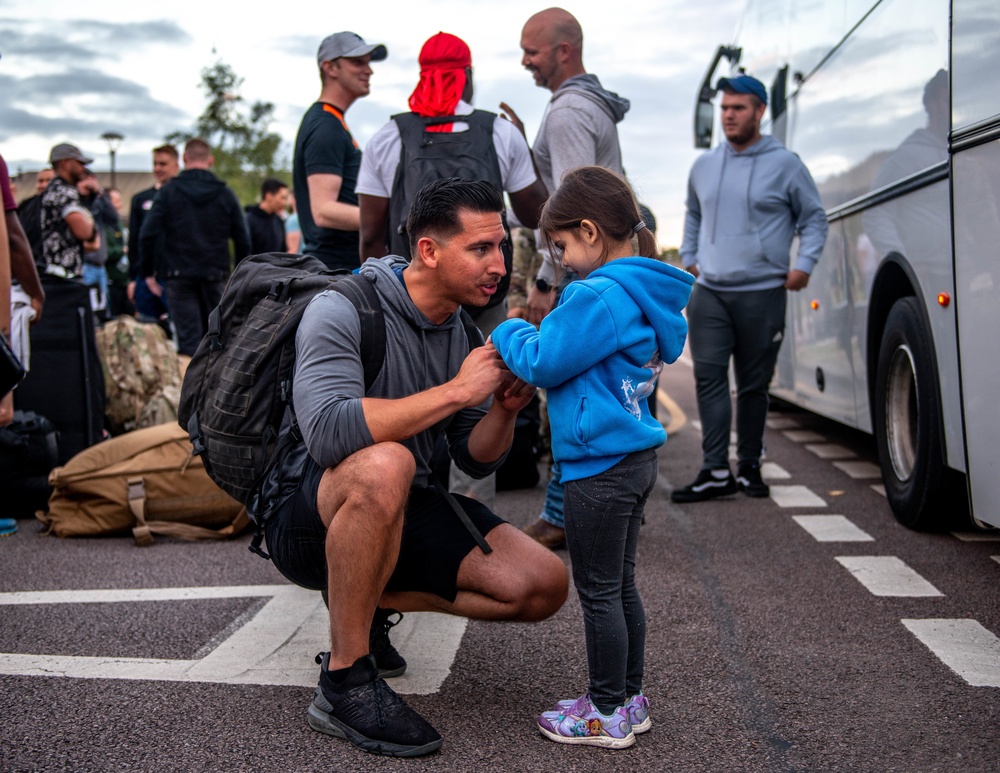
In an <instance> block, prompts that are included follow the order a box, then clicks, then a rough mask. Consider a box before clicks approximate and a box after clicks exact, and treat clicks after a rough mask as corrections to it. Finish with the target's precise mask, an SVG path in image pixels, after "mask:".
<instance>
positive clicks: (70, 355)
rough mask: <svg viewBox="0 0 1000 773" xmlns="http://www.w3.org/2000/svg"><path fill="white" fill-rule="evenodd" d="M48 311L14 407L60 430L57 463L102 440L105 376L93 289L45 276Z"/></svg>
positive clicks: (35, 331) (36, 330) (35, 332)
mask: <svg viewBox="0 0 1000 773" xmlns="http://www.w3.org/2000/svg"><path fill="white" fill-rule="evenodd" d="M42 285H43V287H44V288H45V308H44V310H43V311H42V319H41V321H40V322H38V323H37V324H35V325H32V327H31V361H30V369H29V371H28V375H27V376H25V378H24V381H22V382H21V384H20V385H19V386H18V388H17V389H15V390H14V407H15V408H17V409H18V410H22V411H34V412H35V413H38V414H41V415H42V416H45V417H46V418H47V419H48V420H49V421H51V422H52V424H53V425H54V426H55V428H56V429H57V430H58V431H59V463H60V464H65V463H66V462H67V461H68V460H69V459H70V457H72V456H74V455H76V454H77V453H79V452H80V451H82V450H83V449H84V448H87V447H88V446H91V445H93V444H94V443H96V442H98V441H99V440H101V439H102V438H103V437H104V375H103V373H102V372H101V362H100V360H99V359H98V356H97V344H96V342H95V340H94V313H93V311H92V310H91V307H90V290H89V289H88V288H87V287H86V286H85V285H84V284H83V283H81V282H74V281H71V280H69V279H62V278H61V277H54V276H48V275H46V276H43V278H42Z"/></svg>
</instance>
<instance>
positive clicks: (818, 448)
mask: <svg viewBox="0 0 1000 773" xmlns="http://www.w3.org/2000/svg"><path fill="white" fill-rule="evenodd" d="M806 451H808V452H809V453H811V454H815V455H816V456H818V457H819V458H820V459H853V458H854V457H856V456H857V454H856V453H854V452H853V451H851V450H850V449H849V448H844V447H843V446H838V445H837V444H836V443H806Z"/></svg>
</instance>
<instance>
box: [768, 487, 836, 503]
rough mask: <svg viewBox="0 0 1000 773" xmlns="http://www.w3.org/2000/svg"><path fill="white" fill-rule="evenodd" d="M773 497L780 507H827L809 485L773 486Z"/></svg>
mask: <svg viewBox="0 0 1000 773" xmlns="http://www.w3.org/2000/svg"><path fill="white" fill-rule="evenodd" d="M771 499H773V500H774V503H775V504H776V505H777V506H778V507H826V502H825V501H824V500H823V499H822V498H820V497H819V496H817V495H816V494H814V493H813V492H812V491H811V490H810V489H809V488H808V487H807V486H771Z"/></svg>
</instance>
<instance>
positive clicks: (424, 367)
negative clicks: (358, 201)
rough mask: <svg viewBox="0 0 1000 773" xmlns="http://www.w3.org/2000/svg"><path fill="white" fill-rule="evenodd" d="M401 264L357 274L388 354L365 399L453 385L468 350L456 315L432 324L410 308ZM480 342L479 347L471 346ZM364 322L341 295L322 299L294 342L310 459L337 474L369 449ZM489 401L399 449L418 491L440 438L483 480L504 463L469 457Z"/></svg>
mask: <svg viewBox="0 0 1000 773" xmlns="http://www.w3.org/2000/svg"><path fill="white" fill-rule="evenodd" d="M405 266H406V261H404V260H403V259H402V258H399V257H395V256H391V255H390V256H388V257H385V258H378V259H376V258H371V259H369V260H368V261H366V262H365V264H364V265H363V266H362V268H361V271H362V273H365V274H368V275H370V276H374V277H375V279H376V282H375V286H376V289H377V290H378V292H379V296H380V300H381V303H382V310H383V313H384V316H385V327H386V351H385V361H384V364H383V366H382V371H381V373H380V374H379V375H378V377H377V378H376V379H375V381H374V382H373V384H372V386H371V389H369V390H368V393H367V395H368V396H369V397H381V398H389V399H393V398H401V397H408V396H410V395H413V394H416V393H418V392H422V391H425V390H427V389H430V388H432V387H435V386H440V385H441V384H444V383H445V382H447V381H450V380H451V379H452V378H454V377H455V375H456V374H457V373H458V371H459V370H460V369H461V367H462V363H463V362H464V360H465V358H466V356H467V355H468V353H469V348H470V343H469V339H468V336H467V334H466V330H465V326H464V325H463V324H462V321H461V318H460V316H459V312H457V311H456V312H455V313H454V314H453V315H452V316H451V317H449V318H448V320H447V321H445V322H444V323H443V324H441V325H435V324H434V323H433V322H431V321H430V320H429V319H428V318H427V317H425V316H424V315H423V313H422V312H421V311H420V310H419V309H418V308H417V307H416V306H415V305H414V304H413V302H412V301H411V300H410V296H409V294H408V293H407V291H406V286H405V285H404V284H403V282H402V280H401V278H400V275H399V273H398V272H399V271H401V270H402V269H403V268H404V267H405ZM475 343H478V342H475ZM360 347H361V323H360V321H359V319H358V314H357V310H356V309H355V307H354V305H353V304H352V303H351V302H350V301H349V300H347V299H346V298H345V297H344V296H343V295H341V294H339V293H336V292H329V291H328V292H324V293H320V294H319V295H317V296H316V297H315V298H313V300H312V301H311V302H310V304H309V306H308V307H307V308H306V310H305V312H304V314H303V316H302V321H301V323H300V324H299V328H298V331H297V333H296V337H295V350H296V360H295V375H294V379H293V384H292V391H293V400H294V405H295V416H296V418H297V419H298V423H299V427H300V428H301V430H302V436H303V438H304V439H305V443H306V447H307V448H308V449H309V453H310V455H311V456H312V457H313V459H314V460H315V461H316V462H317V464H319V465H320V466H321V467H334V466H336V465H337V464H338V463H339V462H341V461H343V460H344V459H346V458H347V457H348V456H350V455H351V454H353V453H355V452H356V451H359V450H360V449H362V448H365V447H367V446H370V445H372V444H373V443H374V440H373V438H372V435H371V432H370V431H369V429H368V424H367V422H366V421H365V416H364V411H363V409H362V407H361V398H362V397H364V396H365V386H364V366H363V363H362V359H361V353H360ZM489 404H490V403H489V400H487V401H486V402H485V403H483V404H482V405H479V406H477V407H474V408H465V409H463V410H460V411H459V412H458V413H456V414H454V415H453V416H452V417H450V418H449V419H446V420H444V421H442V422H439V423H438V424H436V425H434V426H433V427H431V428H429V429H427V430H424V431H423V432H420V433H418V434H417V435H415V436H413V437H411V438H409V439H406V440H404V441H402V442H403V445H405V446H406V447H407V448H409V449H410V451H411V452H412V453H413V456H414V458H415V459H416V462H417V471H416V475H415V476H414V484H415V485H426V484H427V483H428V482H429V479H430V469H431V467H430V462H431V455H432V453H433V450H434V445H435V443H436V441H437V438H438V437H439V436H440V434H441V433H442V432H445V433H447V437H448V442H449V446H450V450H451V455H452V458H453V459H454V460H455V464H456V465H457V466H458V467H459V468H460V469H461V470H463V471H464V472H466V473H468V474H469V475H471V476H473V477H476V478H481V477H484V476H486V475H489V474H490V473H491V472H493V471H494V470H495V469H496V468H497V467H499V466H500V464H501V463H502V461H503V458H502V457H501V459H499V460H497V461H496V462H494V463H491V464H480V463H479V462H477V461H476V460H474V459H473V458H472V457H471V456H470V455H469V451H468V438H469V433H471V432H472V429H473V427H475V425H476V424H477V423H478V422H479V420H480V419H482V417H483V416H484V415H485V414H486V411H487V410H488V408H489Z"/></svg>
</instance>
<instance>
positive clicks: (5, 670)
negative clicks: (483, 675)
mask: <svg viewBox="0 0 1000 773" xmlns="http://www.w3.org/2000/svg"><path fill="white" fill-rule="evenodd" d="M260 596H265V597H266V596H270V597H271V598H270V600H269V601H268V602H267V603H266V604H265V605H264V606H263V607H262V608H261V609H260V611H258V612H257V613H256V614H255V615H254V616H253V617H252V618H250V619H249V620H248V621H247V622H246V623H245V624H244V625H243V626H241V627H240V628H238V629H237V630H236V631H234V632H233V633H232V635H230V636H229V637H228V638H227V639H225V640H223V641H222V642H220V643H219V644H218V646H216V647H215V648H214V649H213V650H212V651H210V652H208V653H207V654H206V655H205V656H204V657H203V658H200V659H190V660H180V659H178V660H164V659H155V658H109V657H77V656H69V655H62V654H53V655H35V654H22V653H0V674H8V675H19V676H63V677H72V678H80V679H136V680H153V681H173V682H209V683H223V684H257V685H287V686H297V687H312V686H314V685H315V684H316V679H317V674H318V670H317V666H316V665H315V661H314V660H313V658H314V656H315V655H316V653H317V652H320V651H323V650H327V649H329V646H330V631H329V625H330V623H329V615H328V613H327V611H326V607H325V606H324V605H323V600H322V598H321V597H320V594H319V593H316V592H315V591H308V590H305V589H303V588H299V587H297V586H295V585H247V586H235V587H216V588H213V587H204V588H148V589H133V590H83V591H40V592H29V593H2V594H0V606H2V605H15V604H16V605H26V604H78V603H79V604H88V603H100V602H121V603H125V602H129V601H187V600H192V599H213V598H240V597H260ZM467 624H468V621H467V620H465V618H461V617H453V616H451V615H443V614H438V613H434V612H411V613H407V614H406V615H405V617H404V618H403V620H402V621H401V622H400V623H399V624H398V625H396V626H395V627H394V628H393V630H392V641H393V644H394V645H395V646H396V648H397V649H398V650H399V651H400V652H401V653H402V654H403V656H404V657H405V658H406V659H407V661H408V664H409V668H408V669H407V673H406V674H404V675H403V676H401V677H397V678H395V679H393V680H392V686H393V688H394V689H395V690H396V691H397V692H399V693H404V694H409V695H413V694H419V695H427V694H431V693H435V692H437V691H438V690H439V689H440V688H441V684H442V683H443V682H444V680H445V679H446V678H447V676H448V674H449V673H450V672H451V665H452V663H453V662H454V659H455V654H456V653H457V651H458V647H459V646H460V644H461V641H462V636H463V635H464V633H465V629H466V626H467Z"/></svg>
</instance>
